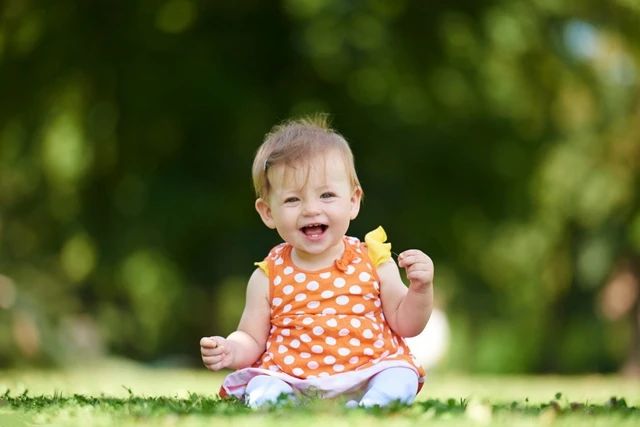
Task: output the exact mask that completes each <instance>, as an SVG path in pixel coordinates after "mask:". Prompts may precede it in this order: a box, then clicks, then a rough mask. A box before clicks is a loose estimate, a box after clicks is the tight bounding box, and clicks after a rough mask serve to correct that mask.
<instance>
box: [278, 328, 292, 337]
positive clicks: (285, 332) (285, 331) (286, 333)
mask: <svg viewBox="0 0 640 427" xmlns="http://www.w3.org/2000/svg"><path fill="white" fill-rule="evenodd" d="M280 333H281V334H282V335H283V336H285V337H288V336H289V335H291V330H290V329H283V330H282V331H280Z"/></svg>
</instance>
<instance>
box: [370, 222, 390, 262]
mask: <svg viewBox="0 0 640 427" xmlns="http://www.w3.org/2000/svg"><path fill="white" fill-rule="evenodd" d="M386 240H387V233H385V231H384V228H382V226H378V228H376V229H375V230H373V231H370V232H368V233H367V234H366V235H365V236H364V241H365V243H366V244H367V250H368V252H369V258H371V261H372V262H373V265H374V266H376V267H377V266H379V265H380V264H382V263H384V262H387V261H389V260H390V259H391V243H384V242H385V241H386Z"/></svg>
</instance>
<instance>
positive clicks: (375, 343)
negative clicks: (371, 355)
mask: <svg viewBox="0 0 640 427" xmlns="http://www.w3.org/2000/svg"><path fill="white" fill-rule="evenodd" d="M373 346H374V347H375V348H382V347H384V341H382V340H377V341H376V342H374V343H373Z"/></svg>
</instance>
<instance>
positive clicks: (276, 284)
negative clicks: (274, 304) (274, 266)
mask: <svg viewBox="0 0 640 427" xmlns="http://www.w3.org/2000/svg"><path fill="white" fill-rule="evenodd" d="M280 283H282V277H280V276H276V277H275V278H274V279H273V284H274V285H275V286H278V285H279V284H280Z"/></svg>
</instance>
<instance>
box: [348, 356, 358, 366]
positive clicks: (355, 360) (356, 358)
mask: <svg viewBox="0 0 640 427" xmlns="http://www.w3.org/2000/svg"><path fill="white" fill-rule="evenodd" d="M359 361H360V358H359V357H358V356H353V357H352V358H351V359H349V363H351V364H352V365H355V364H356V363H358V362H359Z"/></svg>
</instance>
